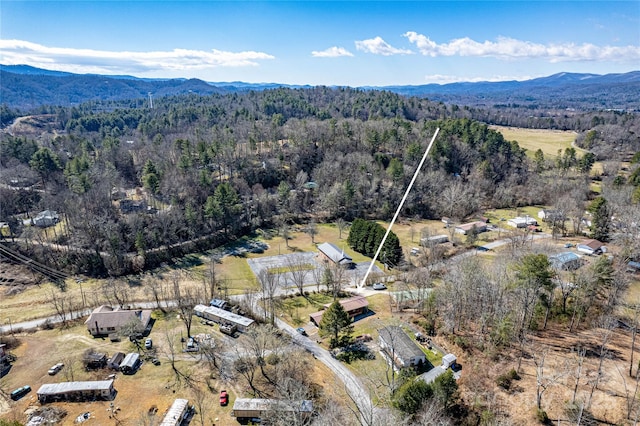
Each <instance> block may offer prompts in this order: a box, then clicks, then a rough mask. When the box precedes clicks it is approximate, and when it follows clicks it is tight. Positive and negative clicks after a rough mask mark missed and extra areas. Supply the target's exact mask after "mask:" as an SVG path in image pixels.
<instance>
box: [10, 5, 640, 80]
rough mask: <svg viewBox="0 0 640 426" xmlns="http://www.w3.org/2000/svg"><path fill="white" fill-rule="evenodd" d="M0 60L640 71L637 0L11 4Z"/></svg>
mask: <svg viewBox="0 0 640 426" xmlns="http://www.w3.org/2000/svg"><path fill="white" fill-rule="evenodd" d="M0 63H3V64H28V65H32V66H37V67H42V68H47V69H56V70H62V71H70V72H76V73H100V74H128V75H135V76H137V77H157V78H174V77H181V78H191V77H194V78H200V79H203V80H206V81H211V82H222V81H246V82H252V83H259V82H277V83H288V84H311V85H349V86H367V85H370V86H381V85H396V84H397V85H406V84H426V83H448V82H454V81H498V80H514V79H515V80H525V79H529V78H535V77H540V76H546V75H550V74H554V73H557V72H580V73H595V74H606V73H619V72H628V71H632V70H639V69H640V1H638V0H628V1H540V0H537V1H533V0H528V1H524V0H523V1H507V0H503V1H477V0H476V1H435V2H428V1H409V2H402V1H382V2H369V1H356V2H343V1H329V2H311V1H297V2H295V1H280V2H259V1H233V2H223V1H205V2H190V1H138V2H135V1H108V2H99V1H72V0H67V1H14V0H2V5H1V8H0Z"/></svg>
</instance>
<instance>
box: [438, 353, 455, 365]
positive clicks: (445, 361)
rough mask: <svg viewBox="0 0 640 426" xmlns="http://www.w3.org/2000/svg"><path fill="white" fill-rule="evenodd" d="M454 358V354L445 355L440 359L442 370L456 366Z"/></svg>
mask: <svg viewBox="0 0 640 426" xmlns="http://www.w3.org/2000/svg"><path fill="white" fill-rule="evenodd" d="M456 360H457V358H456V356H455V355H454V354H446V355H445V356H443V357H442V368H449V367H451V366H454V365H456Z"/></svg>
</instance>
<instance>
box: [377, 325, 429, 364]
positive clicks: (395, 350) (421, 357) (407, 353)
mask: <svg viewBox="0 0 640 426" xmlns="http://www.w3.org/2000/svg"><path fill="white" fill-rule="evenodd" d="M378 334H379V343H380V349H381V350H382V351H383V353H384V355H385V356H386V358H387V361H388V362H389V363H391V362H392V363H393V365H394V367H395V368H398V369H402V368H409V367H418V366H420V365H422V364H424V363H426V362H427V356H426V355H425V353H424V352H423V351H422V349H420V347H419V346H418V345H417V344H416V342H414V341H413V340H412V339H411V337H409V335H408V334H407V333H405V332H404V330H403V329H402V328H400V327H398V326H388V327H384V328H381V329H379V330H378Z"/></svg>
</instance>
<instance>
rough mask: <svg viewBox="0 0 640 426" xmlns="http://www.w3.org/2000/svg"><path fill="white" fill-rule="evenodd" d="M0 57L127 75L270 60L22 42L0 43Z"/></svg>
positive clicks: (219, 52)
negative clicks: (119, 50) (54, 45)
mask: <svg viewBox="0 0 640 426" xmlns="http://www.w3.org/2000/svg"><path fill="white" fill-rule="evenodd" d="M0 56H2V62H3V63H4V64H6V65H16V64H26V65H32V66H36V67H47V68H49V69H65V70H70V71H71V70H73V71H74V72H87V73H105V74H111V73H129V72H149V71H154V70H158V69H161V70H167V71H171V70H173V71H185V70H203V69H209V68H216V67H247V66H258V65H259V63H258V61H261V60H267V59H274V56H272V55H269V54H267V53H263V52H253V51H245V52H226V51H222V50H217V49H212V50H211V51H204V50H188V49H174V50H169V51H151V52H128V51H122V52H114V51H105V50H92V49H74V48H65V47H49V46H43V45H41V44H37V43H31V42H28V41H23V40H0Z"/></svg>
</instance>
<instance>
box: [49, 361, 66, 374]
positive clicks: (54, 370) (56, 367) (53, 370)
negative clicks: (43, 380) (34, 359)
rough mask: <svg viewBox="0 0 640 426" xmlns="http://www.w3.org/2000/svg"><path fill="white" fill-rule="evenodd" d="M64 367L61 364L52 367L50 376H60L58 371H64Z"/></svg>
mask: <svg viewBox="0 0 640 426" xmlns="http://www.w3.org/2000/svg"><path fill="white" fill-rule="evenodd" d="M62 367H64V364H63V363H61V362H59V363H57V364H56V365H54V366H53V367H51V368H50V369H49V371H48V373H49V375H50V376H55V375H56V374H58V371H60V370H62Z"/></svg>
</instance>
